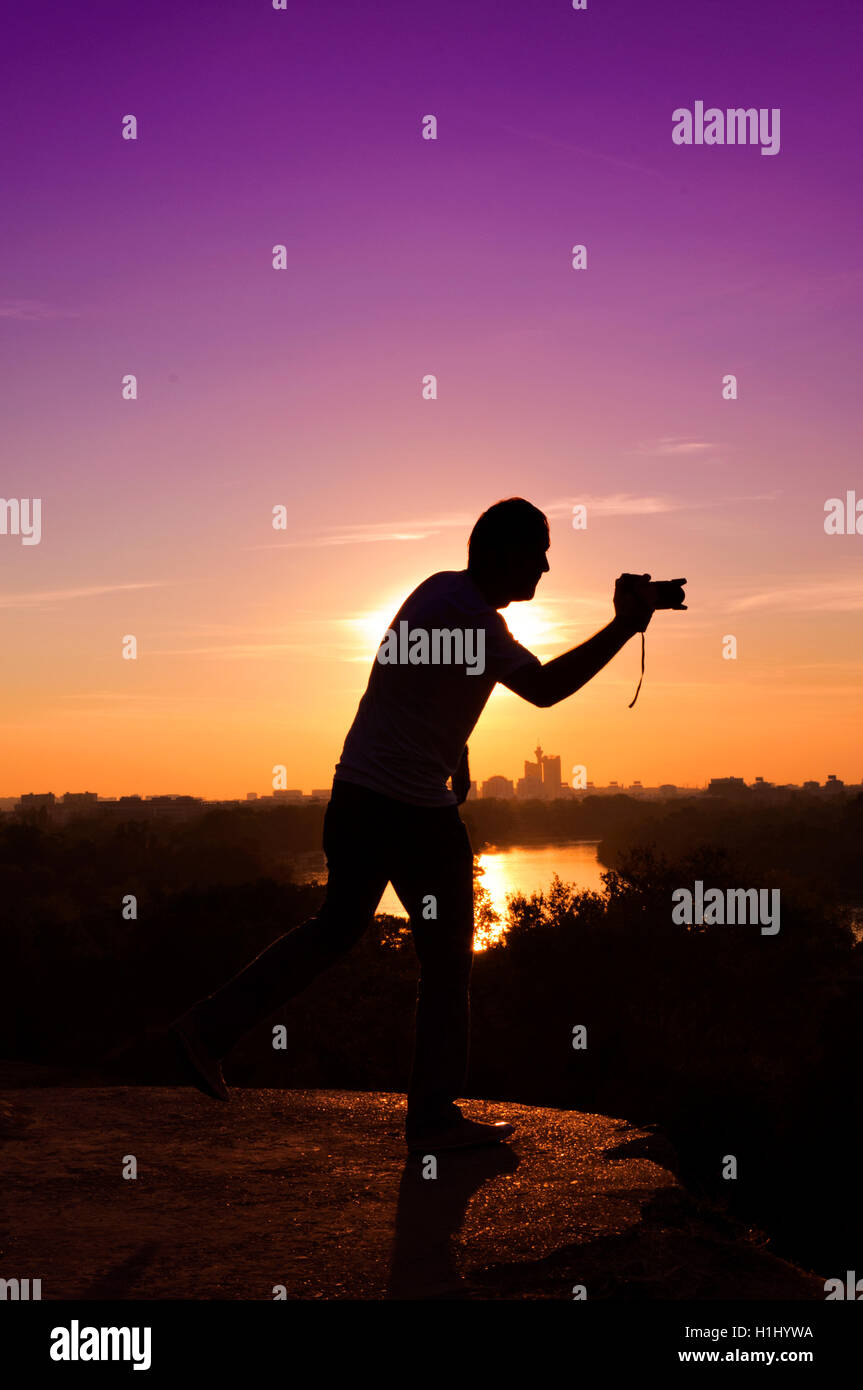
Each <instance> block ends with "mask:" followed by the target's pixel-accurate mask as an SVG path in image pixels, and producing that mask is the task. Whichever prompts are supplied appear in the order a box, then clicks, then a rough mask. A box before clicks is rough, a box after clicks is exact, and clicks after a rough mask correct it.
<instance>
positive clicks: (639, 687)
mask: <svg viewBox="0 0 863 1390" xmlns="http://www.w3.org/2000/svg"><path fill="white" fill-rule="evenodd" d="M643 680H644V633H643V632H642V634H641V676H640V678H639V681H638V690H636V692H635V694H634V695H633V697H632V699H631V700H630V702H629V708H630V709H632V706H633V705H634V704H635V702H636V700H637V699H638V691H639V690H640V689H641V682H642V681H643Z"/></svg>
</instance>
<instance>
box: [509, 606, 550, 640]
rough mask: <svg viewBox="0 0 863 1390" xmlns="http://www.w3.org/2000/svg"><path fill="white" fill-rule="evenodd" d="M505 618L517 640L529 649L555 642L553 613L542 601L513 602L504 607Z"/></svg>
mask: <svg viewBox="0 0 863 1390" xmlns="http://www.w3.org/2000/svg"><path fill="white" fill-rule="evenodd" d="M503 618H504V621H505V623H506V625H507V627H508V628H509V630H510V632H511V633H512V635H513V637H514V638H515V640H516V642H521V644H522V646H524V647H527V649H528V651H533V650H534V649H535V648H536V647H547V646H548V645H549V644H550V643H553V642H554V623H553V621H552V617H551V613H550V612H549V610H548V609H547V608H546V607H544V606H543V604H541V603H511V604H510V606H509V607H508V608H505V609H504V611H503Z"/></svg>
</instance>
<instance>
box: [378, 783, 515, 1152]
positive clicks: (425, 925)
mask: <svg viewBox="0 0 863 1390" xmlns="http://www.w3.org/2000/svg"><path fill="white" fill-rule="evenodd" d="M396 864H397V867H396V866H394V870H393V875H392V882H393V886H394V888H395V890H396V892H397V893H398V895H399V897H400V898H401V901H402V902H403V903H404V905H405V907H406V909H407V911H408V913H409V915H410V919H411V927H412V929H413V935H414V943H415V946H416V951H417V956H418V957H419V962H420V978H419V986H418V989H417V1012H416V1042H415V1046H414V1060H413V1069H412V1072H411V1080H410V1087H409V1090H408V1107H407V1119H406V1122H405V1135H406V1138H407V1142H408V1146H409V1147H410V1148H412V1149H417V1148H421V1147H423V1146H424V1145H425V1144H426V1143H428V1144H430V1145H435V1144H438V1145H439V1146H441V1147H460V1146H461V1145H469V1144H477V1143H488V1142H490V1141H498V1140H500V1139H506V1138H508V1137H509V1135H510V1134H512V1132H513V1126H512V1125H506V1124H498V1125H486V1124H477V1123H476V1122H475V1121H471V1120H465V1119H464V1117H463V1116H462V1113H461V1111H460V1110H459V1108H458V1106H457V1105H456V1104H455V1098H456V1096H458V1095H461V1093H462V1091H463V1090H464V1085H465V1079H466V1075H467V1063H468V1053H469V1046H470V973H471V966H472V963H473V851H472V850H471V845H470V839H469V837H468V833H467V830H466V829H465V826H464V824H463V822H462V820H461V817H460V816H459V814H458V811H457V810H456V808H455V807H442V808H440V809H438V808H429V809H424V808H423V809H418V808H411V809H410V810H409V811H406V814H405V817H404V819H403V821H402V827H401V832H400V835H399V840H398V845H397V859H396Z"/></svg>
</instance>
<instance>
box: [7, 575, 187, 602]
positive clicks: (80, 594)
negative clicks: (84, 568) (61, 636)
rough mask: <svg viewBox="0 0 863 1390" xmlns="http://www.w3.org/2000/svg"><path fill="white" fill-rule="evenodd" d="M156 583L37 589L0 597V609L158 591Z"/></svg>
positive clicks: (158, 585)
mask: <svg viewBox="0 0 863 1390" xmlns="http://www.w3.org/2000/svg"><path fill="white" fill-rule="evenodd" d="M161 587H162V585H161V584H160V583H159V582H158V581H153V582H148V583H144V584H94V585H91V586H90V587H88V588H85V589H39V590H37V591H35V592H34V593H28V594H4V595H0V608H44V607H48V606H51V605H54V604H58V603H68V602H70V601H72V600H74V599H79V598H98V597H100V596H101V595H103V594H121V593H125V592H127V591H128V590H130V589H160V588H161Z"/></svg>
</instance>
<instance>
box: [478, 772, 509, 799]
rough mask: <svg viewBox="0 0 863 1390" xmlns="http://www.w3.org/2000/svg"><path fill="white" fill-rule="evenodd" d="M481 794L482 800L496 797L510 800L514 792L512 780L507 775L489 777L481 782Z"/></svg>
mask: <svg viewBox="0 0 863 1390" xmlns="http://www.w3.org/2000/svg"><path fill="white" fill-rule="evenodd" d="M482 795H483V799H484V800H488V799H489V798H490V797H496V798H497V799H498V800H503V801H510V800H511V799H512V797H513V796H514V795H515V792H514V790H513V785H512V782H510V781H509V779H508V778H507V777H489V778H488V779H487V780H486V781H485V782H483V784H482Z"/></svg>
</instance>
